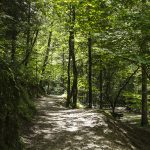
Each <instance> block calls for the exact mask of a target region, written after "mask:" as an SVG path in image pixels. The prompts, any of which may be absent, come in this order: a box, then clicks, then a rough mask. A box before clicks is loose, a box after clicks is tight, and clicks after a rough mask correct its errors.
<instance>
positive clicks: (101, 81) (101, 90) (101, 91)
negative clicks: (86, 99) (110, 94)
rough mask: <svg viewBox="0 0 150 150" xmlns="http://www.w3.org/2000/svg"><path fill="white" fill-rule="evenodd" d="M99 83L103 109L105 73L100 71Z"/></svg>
mask: <svg viewBox="0 0 150 150" xmlns="http://www.w3.org/2000/svg"><path fill="white" fill-rule="evenodd" d="M99 82H100V87H99V88H100V103H99V106H100V109H103V71H102V69H100V75H99Z"/></svg>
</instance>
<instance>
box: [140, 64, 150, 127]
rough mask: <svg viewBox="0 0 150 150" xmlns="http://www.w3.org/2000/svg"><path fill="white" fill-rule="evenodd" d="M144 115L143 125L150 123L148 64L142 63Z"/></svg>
mask: <svg viewBox="0 0 150 150" xmlns="http://www.w3.org/2000/svg"><path fill="white" fill-rule="evenodd" d="M141 69H142V116H141V126H147V125H148V116H147V74H146V72H145V70H146V65H145V64H142V68H141Z"/></svg>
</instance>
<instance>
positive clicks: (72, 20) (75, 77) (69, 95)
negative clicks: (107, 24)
mask: <svg viewBox="0 0 150 150" xmlns="http://www.w3.org/2000/svg"><path fill="white" fill-rule="evenodd" d="M70 6H71V7H70V23H71V25H70V31H69V55H70V58H72V65H73V85H72V88H71V92H70V93H69V84H70V83H69V82H68V93H67V106H68V103H70V99H71V98H72V97H73V105H72V106H73V108H76V107H77V93H78V87H77V83H78V72H77V66H76V58H75V48H74V40H75V39H74V34H75V33H74V25H75V6H74V5H70ZM68 66H69V65H68ZM69 70H70V68H68V71H69ZM68 73H69V74H70V72H68ZM69 74H68V75H69ZM69 78H70V75H69V76H68V81H69Z"/></svg>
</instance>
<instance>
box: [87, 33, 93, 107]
mask: <svg viewBox="0 0 150 150" xmlns="http://www.w3.org/2000/svg"><path fill="white" fill-rule="evenodd" d="M88 58H89V60H88V67H89V73H88V86H89V87H88V88H89V95H88V100H89V108H92V104H93V100H92V39H91V35H90V33H89V37H88Z"/></svg>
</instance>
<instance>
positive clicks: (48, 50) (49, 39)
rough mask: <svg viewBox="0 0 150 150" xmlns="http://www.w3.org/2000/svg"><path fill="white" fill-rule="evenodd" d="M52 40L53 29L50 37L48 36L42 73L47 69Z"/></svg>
mask: <svg viewBox="0 0 150 150" xmlns="http://www.w3.org/2000/svg"><path fill="white" fill-rule="evenodd" d="M51 40H52V31H51V32H50V33H49V37H48V44H47V49H46V52H45V57H44V62H43V66H42V74H43V73H44V71H45V69H46V65H47V63H48V58H49V52H50V47H51Z"/></svg>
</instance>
